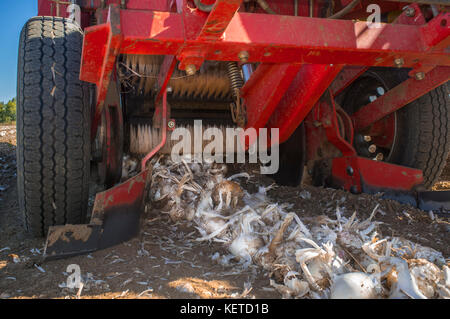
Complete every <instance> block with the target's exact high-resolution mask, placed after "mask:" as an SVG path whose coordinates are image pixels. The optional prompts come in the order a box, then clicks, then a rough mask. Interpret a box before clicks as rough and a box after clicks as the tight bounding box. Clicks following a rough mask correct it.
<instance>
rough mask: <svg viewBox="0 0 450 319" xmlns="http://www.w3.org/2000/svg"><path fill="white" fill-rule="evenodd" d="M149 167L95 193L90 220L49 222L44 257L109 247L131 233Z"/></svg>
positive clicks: (134, 229)
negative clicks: (58, 223)
mask: <svg viewBox="0 0 450 319" xmlns="http://www.w3.org/2000/svg"><path fill="white" fill-rule="evenodd" d="M150 178H151V172H150V171H149V169H147V170H144V171H142V172H141V173H140V174H138V175H136V176H134V177H133V178H130V179H129V180H127V181H126V182H124V183H122V184H119V185H117V186H115V187H113V188H110V189H108V190H106V191H104V192H102V193H98V194H97V195H96V197H95V202H94V208H93V210H92V216H91V221H90V223H89V224H84V225H64V226H52V227H50V228H49V231H48V235H47V241H46V243H45V250H44V259H45V260H50V259H58V258H64V257H70V256H75V255H81V254H85V253H89V252H93V251H96V250H99V249H104V248H107V247H112V246H115V245H117V244H120V243H123V242H125V241H128V240H130V239H131V238H133V237H135V236H136V235H137V234H138V232H139V224H140V216H141V211H142V210H143V209H144V200H145V196H146V194H147V190H148V187H149V185H150Z"/></svg>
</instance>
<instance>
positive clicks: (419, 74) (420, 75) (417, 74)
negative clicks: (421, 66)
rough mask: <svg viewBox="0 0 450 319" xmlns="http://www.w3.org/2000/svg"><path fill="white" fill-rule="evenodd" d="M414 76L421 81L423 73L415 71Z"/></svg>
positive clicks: (423, 76)
mask: <svg viewBox="0 0 450 319" xmlns="http://www.w3.org/2000/svg"><path fill="white" fill-rule="evenodd" d="M414 77H415V78H416V80H418V81H421V80H423V79H424V78H425V73H423V72H417V73H416V74H414Z"/></svg>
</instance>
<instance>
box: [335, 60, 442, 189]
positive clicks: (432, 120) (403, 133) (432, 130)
mask: <svg viewBox="0 0 450 319" xmlns="http://www.w3.org/2000/svg"><path fill="white" fill-rule="evenodd" d="M407 74H408V70H405V69H403V70H398V69H384V68H372V69H371V70H369V71H368V72H366V73H365V74H364V75H363V76H362V77H361V78H360V79H358V80H357V81H355V83H354V84H353V85H352V86H351V87H350V88H349V89H348V90H347V92H346V93H345V98H344V101H343V103H342V106H343V107H344V109H345V110H346V111H347V112H349V113H352V112H354V111H356V110H357V109H358V108H359V107H361V106H363V105H359V104H360V103H358V101H360V100H361V99H362V96H364V95H365V94H366V93H365V92H364V81H368V79H369V78H374V77H375V78H378V79H379V80H380V81H381V82H382V83H383V86H384V87H385V88H387V89H391V88H393V87H394V86H396V85H398V84H399V83H401V82H402V81H404V80H405V79H406V78H408V76H407ZM449 93H450V90H449V83H448V82H447V83H445V84H443V85H441V86H440V87H437V88H436V89H434V90H432V91H430V92H428V93H427V94H425V95H423V96H422V97H420V98H419V99H417V100H415V101H414V102H412V103H410V104H408V105H406V106H405V107H403V108H401V109H400V110H398V111H397V127H398V129H397V132H398V136H397V137H396V141H395V144H396V145H397V146H396V147H395V148H394V150H393V152H392V155H391V156H390V160H389V162H391V163H394V164H399V165H404V166H407V167H412V168H417V169H421V170H422V171H423V175H424V186H425V187H426V188H430V187H431V186H433V184H434V183H435V182H436V181H437V179H438V178H439V176H440V175H441V172H442V170H443V169H444V167H445V165H446V162H447V158H448V156H449V151H450V98H449Z"/></svg>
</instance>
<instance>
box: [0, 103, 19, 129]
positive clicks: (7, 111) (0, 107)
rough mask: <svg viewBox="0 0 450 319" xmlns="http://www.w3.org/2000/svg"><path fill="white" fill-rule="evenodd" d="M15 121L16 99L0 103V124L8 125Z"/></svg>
mask: <svg viewBox="0 0 450 319" xmlns="http://www.w3.org/2000/svg"><path fill="white" fill-rule="evenodd" d="M15 120H16V98H13V99H12V100H10V101H8V102H7V103H4V102H0V123H9V122H14V121H15Z"/></svg>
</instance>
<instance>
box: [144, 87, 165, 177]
mask: <svg viewBox="0 0 450 319" xmlns="http://www.w3.org/2000/svg"><path fill="white" fill-rule="evenodd" d="M159 103H161V104H162V114H161V124H160V125H161V126H160V127H161V130H162V137H161V142H160V143H159V144H158V145H157V146H155V148H154V149H152V150H151V151H150V153H148V154H147V155H146V156H145V157H144V158H143V159H142V161H141V170H142V171H145V170H146V165H147V162H148V161H149V160H150V159H151V158H152V157H153V156H154V155H155V154H156V153H158V151H159V150H160V149H161V148H162V147H163V146H164V144H166V139H167V91H164V94H163V98H162V101H161V102H159Z"/></svg>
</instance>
